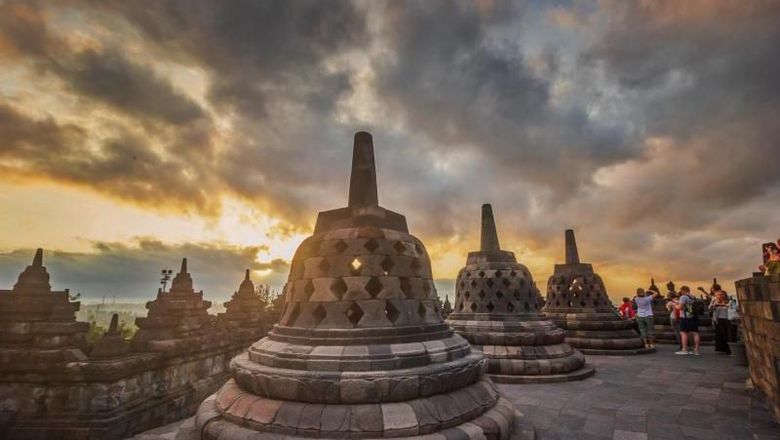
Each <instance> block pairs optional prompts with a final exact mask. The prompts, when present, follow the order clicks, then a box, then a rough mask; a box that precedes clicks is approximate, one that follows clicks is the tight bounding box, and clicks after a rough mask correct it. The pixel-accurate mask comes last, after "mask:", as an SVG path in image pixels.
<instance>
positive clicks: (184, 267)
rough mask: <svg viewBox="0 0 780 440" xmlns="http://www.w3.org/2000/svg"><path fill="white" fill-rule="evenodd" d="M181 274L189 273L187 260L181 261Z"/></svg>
mask: <svg viewBox="0 0 780 440" xmlns="http://www.w3.org/2000/svg"><path fill="white" fill-rule="evenodd" d="M179 273H187V259H186V258H182V259H181V269H179Z"/></svg>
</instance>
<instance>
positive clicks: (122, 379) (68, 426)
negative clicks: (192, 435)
mask: <svg viewBox="0 0 780 440" xmlns="http://www.w3.org/2000/svg"><path fill="white" fill-rule="evenodd" d="M208 306H209V303H208V301H203V298H202V292H198V293H196V292H195V291H194V289H192V278H191V277H190V274H189V273H188V272H187V264H186V260H185V261H184V262H183V263H182V270H181V271H180V272H179V274H177V275H176V278H175V279H174V282H173V285H172V287H171V290H170V292H163V291H158V294H157V299H156V300H155V301H151V302H149V303H148V304H147V308H148V309H149V316H148V317H147V318H137V319H138V325H139V327H141V329H140V330H139V332H138V333H137V334H136V337H135V339H134V340H133V341H132V344H128V343H127V342H126V341H125V340H124V338H123V337H122V335H121V334H120V332H119V325H118V317H117V316H116V315H114V316H113V317H112V320H111V325H110V326H109V329H108V331H106V332H105V334H104V335H103V336H102V337H100V338H99V339H98V340H97V341H96V342H95V343H94V344H93V345H91V346H90V345H89V344H87V341H86V337H85V334H86V332H87V330H88V327H89V324H88V323H86V322H77V321H76V316H75V313H76V311H77V310H78V309H79V303H78V302H72V301H70V295H69V292H68V291H67V290H64V291H52V290H51V285H50V284H49V274H48V272H47V270H46V268H45V267H44V266H43V251H42V250H41V249H38V251H37V252H36V253H35V258H34V259H33V263H32V264H31V265H30V266H27V268H26V269H25V270H24V272H22V274H21V275H20V276H19V281H18V282H17V283H16V284H15V285H14V287H13V289H12V290H0V438H4V439H5V438H8V439H22V440H24V439H31V440H32V439H35V440H38V439H42V438H46V439H49V438H51V439H54V438H57V439H77V440H82V439H84V440H92V439H95V440H97V439H100V440H103V439H108V440H111V439H121V438H125V437H129V436H131V435H133V434H135V433H138V432H141V431H145V430H148V429H151V428H154V427H157V426H160V425H164V424H166V423H170V422H174V421H176V420H179V419H182V418H184V417H187V416H190V415H192V414H193V413H194V412H195V410H196V409H197V406H198V405H199V404H200V402H202V401H203V399H205V398H206V397H207V396H209V395H210V394H211V393H213V392H214V391H215V390H216V389H217V388H218V387H219V386H221V385H222V384H223V383H224V382H225V380H227V378H228V372H227V367H228V362H229V361H230V359H231V358H232V357H233V356H235V355H236V354H238V353H239V352H241V351H243V350H244V349H245V348H246V347H247V345H248V342H247V341H246V340H241V339H237V338H234V337H233V336H232V334H231V333H230V332H227V331H224V330H222V329H221V328H222V326H220V325H219V324H218V323H215V322H214V319H213V318H212V317H210V316H209V315H208V314H207V312H206V309H208ZM247 325H251V323H250V324H247ZM131 345H132V347H131Z"/></svg>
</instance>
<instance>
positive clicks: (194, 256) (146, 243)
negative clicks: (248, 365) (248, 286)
mask: <svg viewBox="0 0 780 440" xmlns="http://www.w3.org/2000/svg"><path fill="white" fill-rule="evenodd" d="M93 246H94V252H88V253H76V252H66V251H46V250H44V265H45V266H46V267H47V268H48V271H49V274H50V276H51V283H52V288H54V289H65V288H69V289H70V290H71V292H72V293H76V292H80V293H82V295H83V297H84V298H85V299H88V300H89V299H91V300H94V299H100V298H102V297H103V296H104V295H105V296H106V297H107V298H112V297H114V296H116V298H117V301H121V300H131V301H136V302H137V301H143V300H145V299H148V300H150V299H152V298H154V297H155V295H156V292H157V288H158V287H159V286H160V270H161V269H166V268H167V269H172V270H173V271H174V273H176V272H178V269H179V267H180V263H181V259H182V258H184V257H186V258H187V263H188V270H189V272H190V273H191V274H192V277H193V281H194V285H195V290H201V289H202V290H203V291H204V298H205V299H208V300H214V301H224V300H226V299H227V298H229V297H230V295H232V293H233V292H234V291H235V290H236V289H237V288H238V284H239V283H240V282H241V280H242V279H243V276H244V269H251V270H253V271H257V272H258V273H255V274H254V275H253V279H254V281H255V282H256V283H257V282H262V283H272V284H273V285H274V286H276V285H279V284H281V283H282V282H283V280H284V279H285V278H286V276H287V270H288V267H289V264H288V262H286V261H284V260H281V259H274V260H272V261H268V262H262V261H257V253H258V252H259V251H261V250H263V248H262V246H247V247H238V246H228V245H223V244H219V243H188V244H176V245H173V244H166V243H163V242H162V241H160V240H156V239H151V238H137V239H136V240H135V241H134V242H132V243H129V244H128V243H109V242H95V243H94V244H93ZM33 253H34V251H33V250H32V249H17V250H13V251H10V252H7V253H0V283H2V285H3V286H7V287H3V288H10V286H12V285H13V284H14V283H15V282H16V277H17V276H18V274H19V273H20V272H21V271H22V270H23V269H24V267H25V266H26V265H28V264H30V261H32V260H31V259H32V255H33Z"/></svg>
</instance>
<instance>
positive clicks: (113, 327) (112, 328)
mask: <svg viewBox="0 0 780 440" xmlns="http://www.w3.org/2000/svg"><path fill="white" fill-rule="evenodd" d="M118 331H119V314H118V313H114V314H113V315H111V324H109V326H108V332H109V333H117V332H118Z"/></svg>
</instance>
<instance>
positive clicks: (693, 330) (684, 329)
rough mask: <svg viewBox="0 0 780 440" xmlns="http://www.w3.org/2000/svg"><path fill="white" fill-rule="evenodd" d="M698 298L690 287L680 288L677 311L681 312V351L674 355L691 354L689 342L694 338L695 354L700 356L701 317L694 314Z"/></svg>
mask: <svg viewBox="0 0 780 440" xmlns="http://www.w3.org/2000/svg"><path fill="white" fill-rule="evenodd" d="M695 303H696V298H695V297H694V296H693V295H691V289H690V287H688V286H682V287H680V301H679V302H678V303H677V306H676V308H677V310H679V311H680V345H681V346H682V347H681V350H680V351H678V352H675V353H674V354H678V355H686V354H691V351H690V349H689V348H688V341H689V339H690V337H691V336H693V347H694V349H693V354H694V355H696V356H698V355H699V346H700V345H701V336H699V317H698V316H697V315H696V313H694V304H695Z"/></svg>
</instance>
